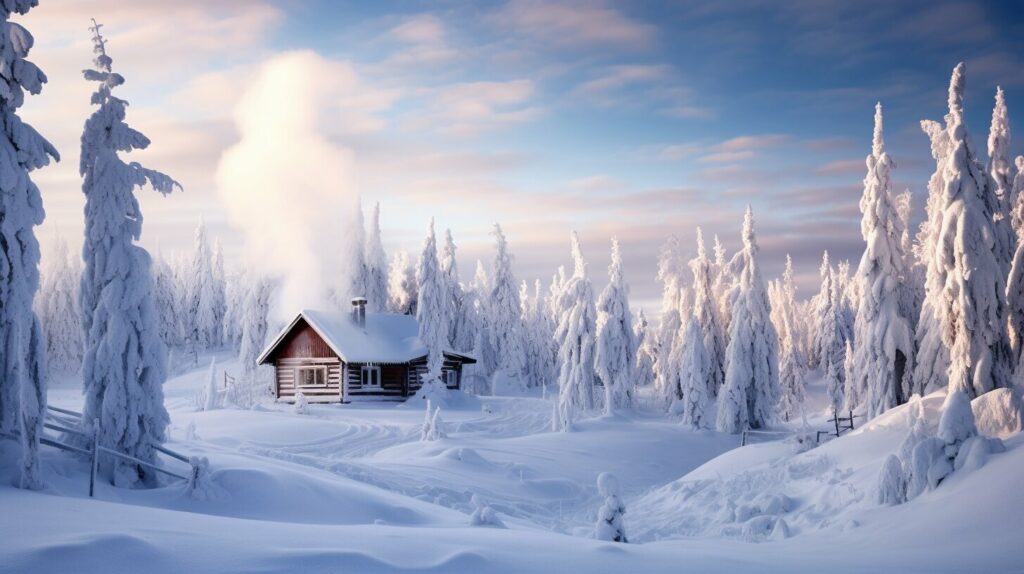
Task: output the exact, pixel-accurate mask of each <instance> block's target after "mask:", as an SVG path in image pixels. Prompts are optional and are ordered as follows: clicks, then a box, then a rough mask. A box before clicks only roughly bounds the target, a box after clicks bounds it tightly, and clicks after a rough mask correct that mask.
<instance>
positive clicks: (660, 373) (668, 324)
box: [654, 235, 683, 408]
mask: <svg viewBox="0 0 1024 574" xmlns="http://www.w3.org/2000/svg"><path fill="white" fill-rule="evenodd" d="M682 272H683V267H682V255H681V253H680V248H679V239H678V238H676V236H675V235H670V236H669V238H668V239H667V240H665V243H664V245H662V246H661V251H660V252H659V254H658V281H660V282H661V322H660V324H659V326H658V337H657V338H658V355H657V357H655V361H654V376H655V385H657V394H658V396H659V397H660V398H661V401H662V403H663V406H664V407H665V408H668V407H669V406H670V405H671V404H672V403H673V402H674V401H675V400H676V399H678V398H679V369H678V363H674V364H673V361H672V359H673V357H672V352H673V350H676V351H678V345H677V344H676V339H677V338H678V337H679V332H680V329H681V326H682V318H681V315H680V314H679V307H680V297H681V295H682V291H681V287H682Z"/></svg>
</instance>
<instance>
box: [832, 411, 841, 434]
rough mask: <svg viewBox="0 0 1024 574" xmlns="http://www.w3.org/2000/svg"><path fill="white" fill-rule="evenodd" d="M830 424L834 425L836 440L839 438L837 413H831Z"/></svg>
mask: <svg viewBox="0 0 1024 574" xmlns="http://www.w3.org/2000/svg"><path fill="white" fill-rule="evenodd" d="M832 422H834V423H836V438H839V411H837V410H833V411H832Z"/></svg>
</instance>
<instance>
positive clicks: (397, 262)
mask: <svg viewBox="0 0 1024 574" xmlns="http://www.w3.org/2000/svg"><path fill="white" fill-rule="evenodd" d="M418 297H419V295H418V294H417V293H416V268H415V267H413V265H412V261H411V260H410V258H409V254H408V253H407V252H405V251H399V252H397V253H395V254H394V255H393V256H392V258H391V267H390V271H389V273H388V301H390V303H389V307H390V308H391V312H392V313H398V314H400V315H415V314H416V300H417V299H418Z"/></svg>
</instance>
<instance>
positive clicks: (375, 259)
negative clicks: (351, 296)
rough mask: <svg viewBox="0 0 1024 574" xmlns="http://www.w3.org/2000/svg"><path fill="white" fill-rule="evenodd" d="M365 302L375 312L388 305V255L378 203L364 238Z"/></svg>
mask: <svg viewBox="0 0 1024 574" xmlns="http://www.w3.org/2000/svg"><path fill="white" fill-rule="evenodd" d="M366 304H367V308H368V309H369V310H370V311H373V312H375V313H380V312H382V311H384V310H385V309H387V307H388V256H387V254H386V253H385V252H384V243H383V241H382V240H381V236H380V203H375V204H374V205H373V216H372V217H371V218H370V234H369V237H367V239H366Z"/></svg>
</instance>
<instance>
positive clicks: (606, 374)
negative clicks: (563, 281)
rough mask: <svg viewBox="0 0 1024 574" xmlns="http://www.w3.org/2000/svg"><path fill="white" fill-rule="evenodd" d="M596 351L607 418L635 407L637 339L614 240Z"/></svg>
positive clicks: (601, 301) (600, 300)
mask: <svg viewBox="0 0 1024 574" xmlns="http://www.w3.org/2000/svg"><path fill="white" fill-rule="evenodd" d="M597 312H598V320H597V324H598V327H597V349H596V350H595V352H594V367H595V371H596V373H597V376H598V377H600V378H601V382H602V384H604V394H605V401H604V408H605V413H606V414H612V413H613V412H614V411H615V410H616V409H621V408H629V407H630V406H632V404H633V395H634V393H635V390H634V388H633V383H634V379H633V376H634V368H635V366H634V365H635V364H636V363H635V361H636V348H637V347H636V339H635V338H634V337H633V316H632V314H631V313H630V311H629V285H628V284H627V283H626V278H625V277H624V276H623V274H622V253H621V251H620V250H619V240H618V239H616V238H614V237H613V238H612V262H611V265H609V266H608V285H607V286H606V287H605V288H604V290H603V291H601V296H600V297H599V298H598V300H597Z"/></svg>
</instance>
